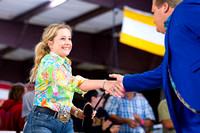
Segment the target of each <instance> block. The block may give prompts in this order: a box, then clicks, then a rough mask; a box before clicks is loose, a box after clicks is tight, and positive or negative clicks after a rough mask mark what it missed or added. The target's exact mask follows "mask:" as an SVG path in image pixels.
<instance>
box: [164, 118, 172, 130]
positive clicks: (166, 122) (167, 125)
mask: <svg viewBox="0 0 200 133" xmlns="http://www.w3.org/2000/svg"><path fill="white" fill-rule="evenodd" d="M161 123H162V125H163V127H164V128H166V129H173V128H174V125H173V123H172V120H171V119H168V120H162V121H161Z"/></svg>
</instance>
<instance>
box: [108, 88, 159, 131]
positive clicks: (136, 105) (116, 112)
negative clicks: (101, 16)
mask: <svg viewBox="0 0 200 133" xmlns="http://www.w3.org/2000/svg"><path fill="white" fill-rule="evenodd" d="M124 96H125V97H122V98H115V97H113V96H110V97H109V99H108V101H107V102H106V105H105V110H106V111H107V112H108V114H109V116H110V120H111V121H112V122H113V123H114V124H121V128H120V131H119V132H118V133H145V129H147V130H148V129H149V128H151V127H152V126H153V120H155V117H154V114H153V110H152V108H151V106H150V105H149V103H148V101H147V100H146V99H145V97H144V96H141V94H138V93H136V92H125V93H124Z"/></svg>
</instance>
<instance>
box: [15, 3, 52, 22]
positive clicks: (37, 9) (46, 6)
mask: <svg viewBox="0 0 200 133" xmlns="http://www.w3.org/2000/svg"><path fill="white" fill-rule="evenodd" d="M50 5H51V1H47V2H45V3H43V4H41V5H39V6H37V7H35V8H33V9H31V10H29V11H27V12H24V13H22V14H21V15H19V16H16V17H15V18H13V21H25V20H28V19H30V18H31V17H33V16H35V15H37V14H39V13H41V12H44V11H46V10H48V9H49V8H51V6H50Z"/></svg>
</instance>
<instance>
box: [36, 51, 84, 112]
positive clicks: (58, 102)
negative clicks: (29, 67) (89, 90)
mask: <svg viewBox="0 0 200 133" xmlns="http://www.w3.org/2000/svg"><path fill="white" fill-rule="evenodd" d="M84 80H86V79H85V78H83V77H81V76H72V72H71V61H70V60H69V59H68V58H67V57H66V58H65V59H63V58H61V57H60V56H58V55H56V54H55V53H53V52H50V54H47V55H46V56H44V58H43V59H42V60H41V63H40V65H39V67H38V73H37V75H36V82H35V99H34V105H37V106H42V107H47V108H50V109H52V110H54V111H59V110H66V111H67V112H70V110H71V107H72V106H73V104H72V99H73V96H74V92H77V93H80V94H84V93H85V92H84V91H81V90H80V88H78V86H79V85H80V84H81V83H82V82H83V81H84Z"/></svg>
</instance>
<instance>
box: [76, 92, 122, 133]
mask: <svg viewBox="0 0 200 133" xmlns="http://www.w3.org/2000/svg"><path fill="white" fill-rule="evenodd" d="M102 94H103V92H102V91H101V90H92V91H88V92H87V93H86V94H85V96H84V97H85V98H86V99H87V100H88V102H90V103H91V106H92V107H93V108H94V107H95V106H96V105H97V103H98V101H99V100H100V98H101V96H102ZM104 102H105V99H104V98H102V99H101V101H100V102H99V104H98V106H97V107H96V111H97V112H96V115H95V117H94V119H93V123H92V129H91V133H117V132H118V131H119V129H120V126H119V125H113V124H112V122H111V121H110V120H109V115H108V113H107V112H106V110H105V109H104V108H102V107H103V105H104ZM81 108H83V105H82V107H81ZM77 121H78V122H77ZM81 121H82V120H80V119H79V120H76V126H77V127H78V128H79V131H81V129H82V126H81V123H82V122H81Z"/></svg>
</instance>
